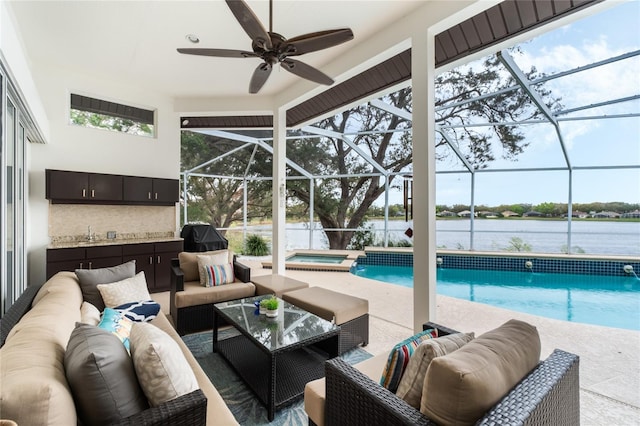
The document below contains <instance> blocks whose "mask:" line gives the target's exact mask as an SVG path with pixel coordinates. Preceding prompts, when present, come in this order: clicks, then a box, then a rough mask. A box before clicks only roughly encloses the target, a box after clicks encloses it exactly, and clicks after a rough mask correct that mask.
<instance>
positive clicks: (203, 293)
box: [176, 281, 256, 318]
mask: <svg viewBox="0 0 640 426" xmlns="http://www.w3.org/2000/svg"><path fill="white" fill-rule="evenodd" d="M255 291H256V287H255V286H254V285H253V283H250V282H249V283H242V282H235V283H231V284H225V285H221V286H217V287H202V286H201V285H200V281H191V282H185V283H184V291H179V292H177V293H176V306H177V307H178V308H185V307H187V306H197V305H206V304H209V303H218V302H223V301H226V300H234V299H241V298H243V297H253V295H254V294H255ZM211 315H212V316H213V311H212V312H211ZM212 318H213V317H212Z"/></svg>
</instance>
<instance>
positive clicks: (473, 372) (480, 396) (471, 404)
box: [420, 320, 540, 424]
mask: <svg viewBox="0 0 640 426" xmlns="http://www.w3.org/2000/svg"><path fill="white" fill-rule="evenodd" d="M539 361H540V337H539V336H538V330H537V329H536V328H535V327H533V326H532V325H529V324H527V323H525V322H522V321H518V320H510V321H508V322H506V323H505V324H503V325H501V326H500V327H498V328H497V329H495V330H492V331H489V332H487V333H485V334H483V335H481V336H479V337H477V338H476V339H474V340H472V341H471V342H469V343H467V344H466V345H464V346H463V347H461V348H460V349H458V350H457V351H454V352H452V353H450V354H448V355H445V356H441V357H437V358H435V359H433V360H432V361H431V365H430V366H429V369H428V370H427V374H426V377H425V381H424V388H423V391H422V400H421V404H420V411H421V412H422V413H424V414H425V415H426V416H427V417H429V418H431V419H433V420H434V421H435V422H437V423H441V424H472V423H475V422H476V421H477V420H478V419H479V418H481V417H482V416H483V415H484V414H485V413H486V412H487V411H488V410H489V409H490V408H491V407H492V406H493V405H495V404H496V403H497V402H498V401H499V400H500V399H501V398H502V397H503V396H504V395H506V394H507V392H509V390H511V389H512V388H513V387H514V386H515V385H516V384H517V383H518V382H519V381H520V380H522V379H523V378H524V377H525V376H526V375H527V374H528V373H529V372H530V371H531V370H532V369H533V368H534V367H535V366H536V365H538V362H539Z"/></svg>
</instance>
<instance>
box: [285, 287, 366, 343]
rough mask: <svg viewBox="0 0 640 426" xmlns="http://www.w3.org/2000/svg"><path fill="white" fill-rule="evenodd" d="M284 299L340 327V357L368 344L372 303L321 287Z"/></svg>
mask: <svg viewBox="0 0 640 426" xmlns="http://www.w3.org/2000/svg"><path fill="white" fill-rule="evenodd" d="M282 299H283V300H286V301H287V302H289V303H291V304H293V305H296V306H298V307H300V308H302V309H305V310H307V311H309V312H311V313H313V314H315V315H317V316H319V317H321V318H324V319H326V320H327V321H333V322H334V323H335V324H337V325H339V326H340V336H339V352H340V354H342V353H344V352H346V351H348V350H349V349H352V348H354V347H356V346H358V345H359V344H361V343H362V346H366V345H367V343H369V301H368V300H366V299H360V298H359V297H354V296H349V295H347V294H343V293H338V292H337V291H332V290H327V289H325V288H322V287H309V288H303V289H300V290H294V291H288V292H286V293H284V294H283V295H282Z"/></svg>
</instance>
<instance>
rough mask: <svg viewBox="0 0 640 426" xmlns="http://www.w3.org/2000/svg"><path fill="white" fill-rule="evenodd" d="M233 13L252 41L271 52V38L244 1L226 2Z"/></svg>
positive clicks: (233, 0)
mask: <svg viewBox="0 0 640 426" xmlns="http://www.w3.org/2000/svg"><path fill="white" fill-rule="evenodd" d="M226 2H227V6H229V9H231V13H233V15H234V16H235V17H236V19H237V20H238V22H239V23H240V26H242V28H243V29H244V31H245V32H246V33H247V34H248V35H249V37H251V40H253V42H254V43H255V44H257V45H258V46H262V47H263V48H264V49H265V50H271V49H272V47H273V46H272V44H271V37H269V34H268V33H267V31H266V30H265V29H264V27H263V26H262V24H261V23H260V20H259V19H258V17H257V16H256V15H255V13H253V11H252V10H251V8H249V6H248V5H247V4H246V3H245V2H244V1H243V0H226Z"/></svg>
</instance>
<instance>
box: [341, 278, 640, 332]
mask: <svg viewBox="0 0 640 426" xmlns="http://www.w3.org/2000/svg"><path fill="white" fill-rule="evenodd" d="M352 273H354V274H355V275H358V276H362V277H366V278H371V279H374V280H378V281H384V282H388V283H392V284H397V285H402V286H405V287H413V268H412V267H411V266H378V265H358V267H357V268H356V270H352ZM436 276H437V292H438V294H442V295H445V296H450V297H456V298H459V299H464V300H470V301H473V302H479V303H485V304H488V305H492V306H497V307H500V308H504V309H510V310H514V311H519V312H525V313H528V314H532V315H539V316H543V317H547V318H554V319H559V320H564V321H571V322H580V323H586V324H595V325H602V326H606V327H616V328H624V329H629V330H640V280H638V279H637V278H636V277H633V276H626V277H610V276H602V275H577V274H551V273H535V272H511V271H486V270H478V269H444V268H442V269H441V268H439V269H438V271H437V274H436Z"/></svg>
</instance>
